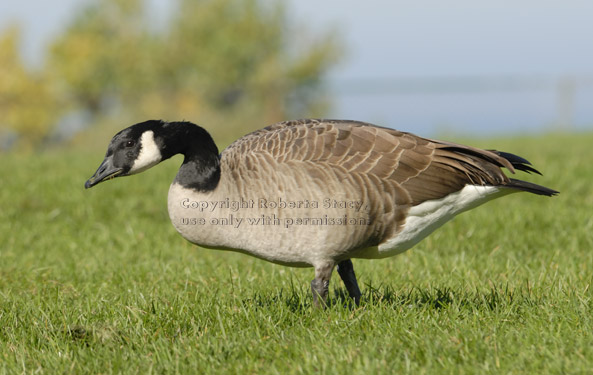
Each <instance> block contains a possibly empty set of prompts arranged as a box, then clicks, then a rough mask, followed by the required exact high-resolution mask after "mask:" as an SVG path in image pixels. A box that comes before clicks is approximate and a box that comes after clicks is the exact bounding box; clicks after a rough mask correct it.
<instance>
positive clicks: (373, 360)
mask: <svg viewBox="0 0 593 375" xmlns="http://www.w3.org/2000/svg"><path fill="white" fill-rule="evenodd" d="M107 141H108V140H107V139H104V140H101V141H97V142H98V143H104V146H106V144H107ZM470 142H471V143H472V144H473V145H477V146H481V147H491V148H492V147H495V148H499V149H502V150H506V151H511V152H517V153H518V154H520V155H522V156H525V157H527V158H528V159H530V160H531V161H532V162H533V163H534V165H535V166H536V167H537V168H539V169H540V170H542V172H544V174H545V175H544V177H539V176H525V175H521V177H525V178H527V179H530V180H532V181H534V182H537V183H541V184H544V185H547V186H549V187H552V188H556V189H558V190H560V191H561V192H562V193H561V195H560V196H558V197H555V198H553V199H548V198H543V197H536V196H531V195H528V194H517V195H513V196H509V197H505V198H502V199H500V200H498V201H495V202H491V203H489V204H487V205H486V206H484V207H481V208H478V209H476V210H473V211H471V212H468V213H465V214H463V215H461V216H459V217H458V218H457V219H455V220H454V221H453V222H451V223H449V224H447V225H446V226H445V227H443V228H441V229H440V230H439V231H437V232H435V233H434V234H433V235H432V236H431V237H429V238H427V239H426V240H425V241H424V242H422V243H421V244H419V245H418V246H417V247H416V248H415V249H413V250H411V251H408V252H407V253H404V254H402V255H400V256H397V257H394V258H389V259H386V260H376V261H363V260H358V261H357V260H355V261H354V266H355V269H356V271H357V274H358V277H359V281H360V282H361V287H362V289H363V293H364V296H363V303H362V305H361V306H360V307H358V308H352V307H349V306H344V305H347V300H346V299H345V297H344V293H345V291H344V289H343V287H342V285H341V282H340V280H339V278H338V277H337V275H334V279H333V283H332V286H331V288H330V289H331V306H330V307H329V308H328V309H327V310H325V311H318V310H314V309H312V307H311V296H310V291H309V282H310V280H311V279H312V277H313V274H312V270H311V269H291V268H285V267H282V266H278V265H272V264H268V263H266V262H264V261H261V260H257V259H253V258H250V257H248V256H245V255H240V254H234V253H227V252H217V251H209V250H203V249H199V248H196V247H194V246H191V245H190V244H188V243H186V242H185V241H184V240H183V239H182V238H181V237H180V236H179V235H178V234H177V233H176V232H175V230H174V229H173V227H172V226H171V224H170V222H169V219H168V215H167V211H166V196H167V189H168V185H169V182H170V181H171V180H172V178H173V176H174V175H175V171H176V168H177V166H178V165H179V163H180V159H179V158H177V159H175V161H169V162H166V163H163V165H160V166H159V167H157V168H154V169H152V170H150V171H147V172H145V173H143V174H142V175H138V176H133V177H129V178H126V179H117V180H115V181H111V182H108V183H105V184H102V185H100V186H99V187H98V188H95V189H91V190H88V191H85V190H84V189H83V183H84V181H85V180H86V178H88V177H89V176H90V175H91V174H92V173H93V172H94V170H95V168H96V167H97V166H98V164H99V162H100V161H101V157H102V152H103V151H98V152H95V151H81V150H79V151H78V152H74V151H68V150H64V151H54V152H50V153H44V154H38V155H28V156H27V155H12V154H8V155H1V158H2V162H1V163H0V175H1V176H2V178H1V179H0V205H1V206H0V207H1V210H0V239H1V242H0V374H20V373H23V374H29V373H41V374H56V373H64V374H69V373H72V374H85V373H93V374H118V373H126V374H127V373H130V374H134V373H137V374H150V373H155V374H160V373H172V374H174V373H180V374H190V373H199V374H211V373H221V374H261V373H267V374H307V373H325V374H347V373H352V374H373V373H410V374H474V373H480V374H482V373H496V374H499V373H500V374H536V373H539V374H592V373H593V299H592V297H593V293H592V291H591V287H590V286H591V283H592V281H593V251H592V248H593V234H592V229H593V228H592V227H593V214H592V213H593V163H591V160H593V150H591V146H590V145H591V144H593V135H591V134H579V135H549V136H545V137H538V138H520V139H519V138H518V139H494V140H489V141H482V140H480V141H470ZM102 146H103V145H100V147H102Z"/></svg>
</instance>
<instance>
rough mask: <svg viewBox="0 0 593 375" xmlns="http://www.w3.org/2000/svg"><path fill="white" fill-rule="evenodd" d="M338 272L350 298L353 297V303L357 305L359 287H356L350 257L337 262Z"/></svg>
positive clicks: (358, 301) (359, 294)
mask: <svg viewBox="0 0 593 375" xmlns="http://www.w3.org/2000/svg"><path fill="white" fill-rule="evenodd" d="M338 274H339V275H340V277H341V278H342V281H343V282H344V285H346V290H348V294H349V295H350V298H353V299H354V303H355V304H356V305H358V304H359V303H360V297H361V293H360V288H358V282H357V281H356V274H355V273H354V266H353V265H352V261H351V260H350V259H346V260H343V261H341V262H340V263H338Z"/></svg>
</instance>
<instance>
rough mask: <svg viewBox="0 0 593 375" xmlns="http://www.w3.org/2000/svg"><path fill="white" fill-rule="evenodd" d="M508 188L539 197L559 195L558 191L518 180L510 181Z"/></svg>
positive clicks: (512, 179)
mask: <svg viewBox="0 0 593 375" xmlns="http://www.w3.org/2000/svg"><path fill="white" fill-rule="evenodd" d="M506 187H509V188H513V189H517V190H521V191H526V192H529V193H533V194H537V195H545V196H547V197H551V196H554V195H556V194H558V193H559V192H558V191H556V190H553V189H549V188H547V187H545V186H541V185H537V184H534V183H531V182H527V181H521V180H516V179H514V178H511V179H510V182H509V183H508V184H507V185H506Z"/></svg>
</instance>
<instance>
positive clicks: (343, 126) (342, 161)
mask: <svg viewBox="0 0 593 375" xmlns="http://www.w3.org/2000/svg"><path fill="white" fill-rule="evenodd" d="M503 154H504V153H503ZM223 155H226V156H227V157H229V158H231V159H233V160H234V161H235V162H236V163H241V162H245V160H252V159H250V158H247V157H246V156H247V155H251V156H253V155H258V156H261V157H265V158H273V160H274V161H275V162H278V163H289V162H290V163H315V164H320V165H324V166H326V167H329V168H338V169H341V170H343V171H346V172H348V174H350V175H358V176H366V177H368V176H376V177H377V178H378V179H380V180H382V181H387V182H391V183H395V185H397V186H398V187H401V188H402V189H403V190H404V191H405V192H406V195H407V196H408V197H407V198H408V199H405V200H406V201H407V202H406V203H408V204H411V205H412V206H414V205H416V204H419V203H421V202H423V201H426V200H430V199H438V198H442V197H444V196H447V195H448V194H451V193H453V192H456V191H459V190H461V189H462V188H463V187H464V186H465V185H467V184H474V185H494V186H499V185H507V184H509V183H510V182H511V180H510V179H509V178H508V177H507V176H506V175H505V174H504V173H503V172H502V170H501V167H506V168H507V169H508V170H510V171H511V172H513V173H514V169H515V168H514V167H513V164H512V163H511V162H510V161H509V160H507V159H506V158H505V157H503V156H501V154H500V153H497V152H496V151H487V150H481V149H477V148H473V147H468V146H463V145H458V144H455V143H449V142H441V141H436V140H431V139H426V138H422V137H418V136H416V135H413V134H410V133H405V132H401V131H397V130H394V129H389V128H383V127H379V126H375V125H371V124H367V123H362V122H355V121H341V120H313V119H309V120H297V121H286V122H281V123H277V124H274V125H271V126H268V127H266V128H263V129H261V130H258V131H256V132H253V133H250V134H248V135H246V136H244V137H242V138H240V139H239V140H237V141H235V142H234V143H233V144H231V145H230V146H229V147H228V148H227V149H226V150H225V151H224V152H223ZM506 155H510V154H506ZM513 156H514V155H513ZM525 164H528V162H527V161H526V160H524V159H521V158H518V159H517V162H516V165H515V166H516V167H517V169H525V168H530V167H528V166H525ZM519 166H522V168H519ZM531 169H532V168H531ZM398 190H399V189H398ZM400 198H402V197H400ZM401 203H403V202H401Z"/></svg>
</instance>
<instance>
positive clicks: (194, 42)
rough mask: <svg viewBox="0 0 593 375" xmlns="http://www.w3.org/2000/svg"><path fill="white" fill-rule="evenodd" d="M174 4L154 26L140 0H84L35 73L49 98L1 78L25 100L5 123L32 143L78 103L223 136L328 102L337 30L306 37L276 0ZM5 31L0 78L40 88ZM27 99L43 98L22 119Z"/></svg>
mask: <svg viewBox="0 0 593 375" xmlns="http://www.w3.org/2000/svg"><path fill="white" fill-rule="evenodd" d="M173 6H174V9H175V11H174V12H173V14H172V17H171V19H170V20H168V22H167V23H166V25H165V26H163V27H154V26H153V25H152V20H151V19H150V18H149V17H147V15H146V9H147V1H146V0H95V1H94V2H92V3H91V4H90V5H88V6H87V7H86V8H83V9H82V10H81V11H80V12H79V13H77V14H76V15H75V17H74V18H73V19H72V21H71V22H70V23H69V24H68V26H67V27H66V28H65V30H64V32H63V33H62V34H61V35H59V36H58V37H57V38H56V39H55V40H54V41H53V43H52V44H51V47H50V50H49V54H48V58H47V61H46V62H45V64H44V69H43V71H42V73H43V74H40V76H43V77H45V78H44V80H45V81H49V82H51V85H47V86H48V87H52V88H53V89H54V91H53V94H52V95H49V98H50V99H52V100H53V101H49V102H48V101H47V100H48V90H47V89H42V90H31V89H30V88H29V89H25V88H22V89H20V90H22V91H18V92H16V91H14V89H6V87H5V85H4V84H3V86H0V95H2V96H0V97H2V98H3V103H4V102H5V101H6V99H4V96H6V95H13V96H14V95H17V96H19V95H20V96H19V98H21V99H19V100H21V101H20V102H21V103H23V105H22V106H20V107H19V106H17V107H12V108H11V110H12V111H13V112H14V114H13V115H12V116H13V117H11V119H10V120H8V121H9V123H10V124H11V125H10V126H11V127H12V128H13V129H15V131H17V132H18V133H19V134H20V136H21V139H22V140H23V141H26V142H28V143H30V144H33V145H36V144H38V143H39V141H40V140H41V139H43V138H44V137H45V136H46V135H47V133H48V132H49V131H50V130H51V126H52V125H54V124H55V123H56V114H60V115H65V114H67V113H69V112H72V111H82V112H84V113H87V114H90V115H91V116H90V117H91V118H92V119H93V122H95V123H105V122H107V123H109V122H117V123H118V126H120V127H121V125H122V123H126V122H127V121H141V120H145V119H147V118H163V119H171V120H172V119H187V120H192V121H195V122H198V123H202V124H204V125H206V126H207V127H208V128H209V129H212V128H213V127H214V126H215V125H219V126H218V128H217V129H214V132H215V133H218V134H215V135H218V136H222V137H227V138H228V137H230V136H231V135H230V133H233V136H236V135H237V134H235V133H237V132H244V131H246V130H250V129H252V128H255V127H259V126H261V125H263V124H268V123H271V122H275V121H278V120H281V119H285V118H287V117H304V116H316V115H320V114H321V113H322V111H323V109H324V108H325V106H326V105H327V103H328V101H327V100H326V98H325V97H324V95H323V90H322V89H323V87H322V85H321V78H322V76H323V74H324V73H325V72H326V71H327V69H328V68H329V67H330V66H332V64H333V63H335V62H336V59H337V56H338V55H339V48H337V43H336V38H335V35H334V34H331V33H329V34H326V35H322V36H320V37H317V38H313V37H307V32H306V30H305V28H304V27H296V26H295V25H294V24H292V23H291V22H289V21H290V20H288V15H287V11H286V8H285V7H284V5H283V4H282V3H281V2H280V0H279V1H278V2H264V1H257V0H177V1H176V2H175V4H174V5H173ZM11 35H12V34H8V36H5V37H4V39H6V40H7V41H4V42H3V44H2V45H0V48H1V51H2V67H3V72H2V73H0V74H3V75H2V76H0V77H4V76H12V77H13V78H14V77H16V76H19V75H20V76H22V78H19V79H20V80H21V85H22V86H23V87H25V86H27V85H29V86H33V87H44V86H39V85H40V82H39V79H38V78H36V77H32V76H30V75H27V74H26V72H24V70H23V69H22V62H20V61H19V59H18V54H17V52H16V50H17V49H16V40H15V37H14V36H11ZM7 38H8V39H7ZM5 44H8V45H5ZM5 51H8V52H9V53H8V54H7V53H6V52H5ZM5 60H7V61H5ZM8 60H10V61H8ZM10 72H12V73H10ZM14 72H16V73H18V74H15V73H14ZM0 79H2V78H0ZM15 79H16V78H15ZM43 84H44V85H45V83H43ZM29 86H27V87H29ZM11 90H12V91H11ZM11 93H12V94H11ZM15 93H16V94H15ZM24 98H28V99H31V100H33V101H34V102H39V101H42V102H43V103H42V104H43V105H41V106H40V107H38V108H35V112H38V113H37V115H35V116H36V117H35V119H34V120H32V121H30V122H26V121H25V122H23V121H22V120H21V117H22V116H33V112H31V108H28V106H27V105H26V103H27V102H29V100H24ZM42 98H45V99H42ZM11 100H12V99H11ZM48 104H52V105H54V108H53V109H52V108H48ZM0 105H3V104H0ZM2 108H3V107H2ZM42 114H43V116H41V115H42ZM19 116H21V117H19ZM32 124H37V125H36V126H33V125H32ZM222 124H224V126H220V125H222ZM239 127H240V128H241V129H239Z"/></svg>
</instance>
